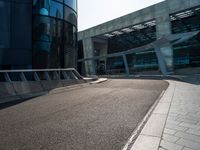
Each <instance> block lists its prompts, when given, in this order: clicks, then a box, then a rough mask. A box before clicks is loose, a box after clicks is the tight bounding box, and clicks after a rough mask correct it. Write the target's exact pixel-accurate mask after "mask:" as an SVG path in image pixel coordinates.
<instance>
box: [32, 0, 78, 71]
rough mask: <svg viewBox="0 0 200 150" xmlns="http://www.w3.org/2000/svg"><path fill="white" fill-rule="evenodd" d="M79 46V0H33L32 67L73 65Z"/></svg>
mask: <svg viewBox="0 0 200 150" xmlns="http://www.w3.org/2000/svg"><path fill="white" fill-rule="evenodd" d="M76 47H77V14H76V2H75V1H74V0H73V1H72V0H68V1H67V0H64V1H63V0H34V1H33V68H63V67H74V66H75V61H72V60H75V59H76V49H77V48H76Z"/></svg>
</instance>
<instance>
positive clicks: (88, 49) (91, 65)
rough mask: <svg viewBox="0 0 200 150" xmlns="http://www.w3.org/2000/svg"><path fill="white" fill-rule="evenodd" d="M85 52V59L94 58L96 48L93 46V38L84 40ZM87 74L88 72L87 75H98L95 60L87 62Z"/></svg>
mask: <svg viewBox="0 0 200 150" xmlns="http://www.w3.org/2000/svg"><path fill="white" fill-rule="evenodd" d="M83 52H84V58H91V57H94V46H93V41H92V38H86V39H83ZM85 72H86V75H95V74H96V68H95V62H94V60H88V61H85Z"/></svg>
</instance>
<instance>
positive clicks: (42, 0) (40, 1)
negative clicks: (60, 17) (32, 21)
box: [33, 0, 50, 16]
mask: <svg viewBox="0 0 200 150" xmlns="http://www.w3.org/2000/svg"><path fill="white" fill-rule="evenodd" d="M49 10H50V0H34V1H33V12H34V14H40V15H46V16H48V15H49Z"/></svg>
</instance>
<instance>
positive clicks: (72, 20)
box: [64, 6, 77, 25]
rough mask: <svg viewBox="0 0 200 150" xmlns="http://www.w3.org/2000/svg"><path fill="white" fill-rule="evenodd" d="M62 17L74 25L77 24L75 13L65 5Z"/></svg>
mask: <svg viewBox="0 0 200 150" xmlns="http://www.w3.org/2000/svg"><path fill="white" fill-rule="evenodd" d="M64 19H65V20H66V21H68V22H70V23H72V24H74V25H77V16H76V13H75V12H74V11H73V10H71V9H70V8H68V7H67V6H65V10H64Z"/></svg>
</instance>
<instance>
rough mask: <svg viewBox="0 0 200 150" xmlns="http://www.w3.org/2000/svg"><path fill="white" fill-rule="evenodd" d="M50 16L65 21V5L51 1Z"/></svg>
mask: <svg viewBox="0 0 200 150" xmlns="http://www.w3.org/2000/svg"><path fill="white" fill-rule="evenodd" d="M50 16H52V17H56V18H60V19H63V5H62V4H60V3H57V2H54V1H51V8H50Z"/></svg>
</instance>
